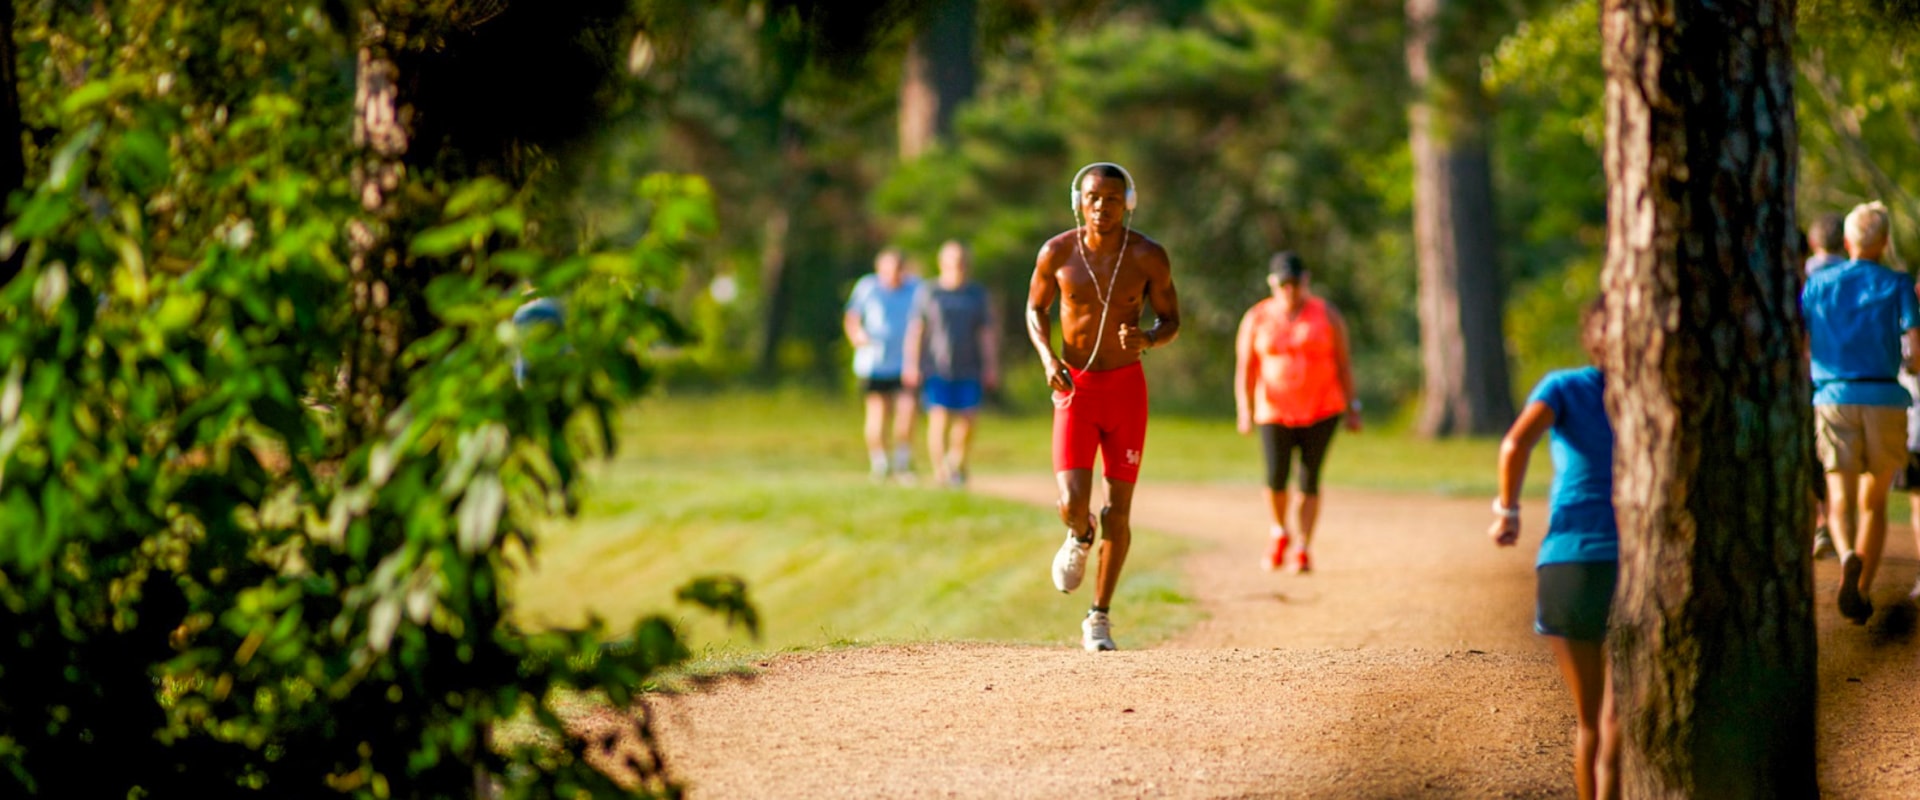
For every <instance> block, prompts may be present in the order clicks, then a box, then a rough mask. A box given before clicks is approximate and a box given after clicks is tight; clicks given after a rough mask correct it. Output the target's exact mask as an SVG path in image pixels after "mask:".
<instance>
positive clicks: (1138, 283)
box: [1053, 248, 1148, 327]
mask: <svg viewBox="0 0 1920 800" xmlns="http://www.w3.org/2000/svg"><path fill="white" fill-rule="evenodd" d="M1129 249H1133V248H1129ZM1140 249H1144V248H1140ZM1143 258H1144V255H1143V254H1140V253H1137V252H1129V253H1127V254H1126V255H1125V256H1124V258H1121V257H1120V254H1118V253H1115V252H1108V253H1096V252H1094V251H1092V250H1087V251H1085V258H1084V259H1083V258H1082V257H1081V254H1080V253H1078V252H1072V251H1069V252H1068V253H1067V254H1066V257H1065V258H1064V259H1062V260H1061V261H1060V266H1059V267H1056V268H1055V269H1054V271H1053V274H1054V280H1055V281H1056V282H1057V283H1058V284H1059V286H1060V316H1061V318H1062V319H1063V320H1067V319H1071V318H1076V317H1086V316H1089V315H1091V316H1092V317H1094V318H1095V320H1097V319H1098V318H1099V317H1100V315H1101V312H1102V311H1103V310H1104V311H1105V312H1106V316H1107V324H1108V326H1109V327H1113V326H1117V325H1118V324H1119V323H1120V322H1121V321H1128V322H1132V321H1137V320H1138V319H1139V318H1140V312H1141V309H1142V308H1143V307H1144V305H1145V302H1146V294H1147V283H1148V273H1147V269H1146V267H1145V266H1144V265H1143V264H1142V263H1141V261H1142V259H1143ZM1088 262H1091V263H1088ZM1087 324H1089V325H1093V324H1096V323H1095V322H1094V321H1089V322H1088V323H1087Z"/></svg>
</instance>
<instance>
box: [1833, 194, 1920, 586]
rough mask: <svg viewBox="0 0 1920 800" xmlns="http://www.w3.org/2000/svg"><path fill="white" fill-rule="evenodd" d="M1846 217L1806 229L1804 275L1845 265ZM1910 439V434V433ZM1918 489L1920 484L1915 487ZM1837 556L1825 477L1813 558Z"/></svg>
mask: <svg viewBox="0 0 1920 800" xmlns="http://www.w3.org/2000/svg"><path fill="white" fill-rule="evenodd" d="M1845 227H1846V217H1843V216H1841V215H1839V214H1834V213H1826V214H1821V215H1820V216H1819V217H1818V218H1817V219H1815V220H1814V221H1813V227H1811V228H1808V229H1807V237H1806V243H1807V249H1808V250H1810V251H1811V252H1809V253H1808V254H1807V263H1806V267H1807V275H1808V276H1812V275H1813V273H1815V272H1817V271H1819V270H1821V269H1823V268H1826V267H1831V266H1834V265H1836V264H1844V263H1846V262H1847V240H1846V232H1845ZM1909 436H1911V434H1909ZM1813 463H1815V464H1818V463H1820V451H1819V448H1818V447H1815V448H1813ZM1916 489H1917V490H1920V484H1916ZM1835 554H1836V551H1835V550H1834V549H1833V535H1832V534H1831V533H1830V532H1828V530H1827V482H1826V479H1825V478H1824V477H1819V478H1815V479H1814V482H1813V557H1814V558H1816V559H1819V558H1831V557H1832V556H1834V555H1835Z"/></svg>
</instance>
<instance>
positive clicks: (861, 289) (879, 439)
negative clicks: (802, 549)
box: [841, 248, 920, 481]
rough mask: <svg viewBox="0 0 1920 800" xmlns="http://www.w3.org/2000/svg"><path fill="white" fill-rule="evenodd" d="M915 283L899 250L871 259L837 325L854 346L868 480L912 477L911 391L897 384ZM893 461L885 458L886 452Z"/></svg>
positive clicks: (848, 297) (848, 298) (903, 361)
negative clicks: (870, 267)
mask: <svg viewBox="0 0 1920 800" xmlns="http://www.w3.org/2000/svg"><path fill="white" fill-rule="evenodd" d="M919 288H920V281H919V280H918V279H917V278H914V277H913V276H910V275H908V274H906V261H905V259H904V258H903V257H902V256H901V255H900V251H899V250H895V249H892V248H888V249H886V250H883V251H881V252H880V255H879V257H877V258H875V259H874V262H873V273H872V274H870V275H864V276H862V277H861V278H860V280H859V281H858V282H856V283H854V284H853V291H852V292H851V293H850V294H849V295H848V296H847V308H846V314H845V316H844V317H843V319H842V321H841V327H843V328H844V329H845V330H846V333H847V341H848V342H850V343H851V344H852V345H853V374H854V375H855V376H857V377H858V378H859V379H860V394H861V395H862V396H863V397H864V398H865V403H866V428H865V432H866V441H867V463H868V466H869V468H870V469H871V470H872V475H873V479H874V480H876V481H884V480H886V479H887V477H888V476H894V477H897V478H901V479H911V477H912V475H913V468H912V464H913V414H914V397H913V393H912V392H910V391H906V390H905V387H904V386H903V385H902V383H901V372H902V369H903V365H904V364H905V354H906V352H905V351H906V341H907V318H908V316H909V314H910V313H911V312H912V310H913V296H914V293H915V292H916V291H918V290H919ZM889 448H891V450H892V458H891V460H889V458H888V450H889Z"/></svg>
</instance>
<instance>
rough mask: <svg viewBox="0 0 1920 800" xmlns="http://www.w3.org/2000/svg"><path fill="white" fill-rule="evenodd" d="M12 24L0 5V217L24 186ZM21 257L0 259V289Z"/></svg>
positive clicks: (9, 8) (7, 6)
mask: <svg viewBox="0 0 1920 800" xmlns="http://www.w3.org/2000/svg"><path fill="white" fill-rule="evenodd" d="M13 20H14V9H13V3H11V2H6V3H0V213H4V210H5V207H4V203H5V200H6V198H7V197H8V196H10V195H12V194H13V193H14V192H17V191H19V190H20V189H22V188H24V187H25V186H26V182H27V156H26V152H25V151H24V150H22V149H21V147H22V145H21V137H22V136H23V135H24V134H25V133H26V125H25V123H24V122H23V121H22V119H21V116H20V75H19V64H18V61H19V58H20V54H19V52H18V50H17V48H15V47H14V44H13ZM10 219H11V218H9V220H10ZM24 256H25V253H24V252H23V251H22V250H21V249H20V248H15V251H14V252H13V253H11V254H9V255H8V256H7V257H6V258H5V259H0V286H4V285H6V284H7V283H8V282H10V281H12V280H13V276H15V275H18V274H20V259H21V258H22V257H24Z"/></svg>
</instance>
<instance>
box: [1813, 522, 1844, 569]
mask: <svg viewBox="0 0 1920 800" xmlns="http://www.w3.org/2000/svg"><path fill="white" fill-rule="evenodd" d="M1837 552H1838V551H1836V550H1834V549H1833V534H1830V533H1828V532H1827V526H1825V525H1822V526H1820V527H1818V528H1814V529H1813V558H1814V560H1815V561H1818V560H1820V559H1823V558H1833V557H1834V555H1835V554H1836V553H1837Z"/></svg>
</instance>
